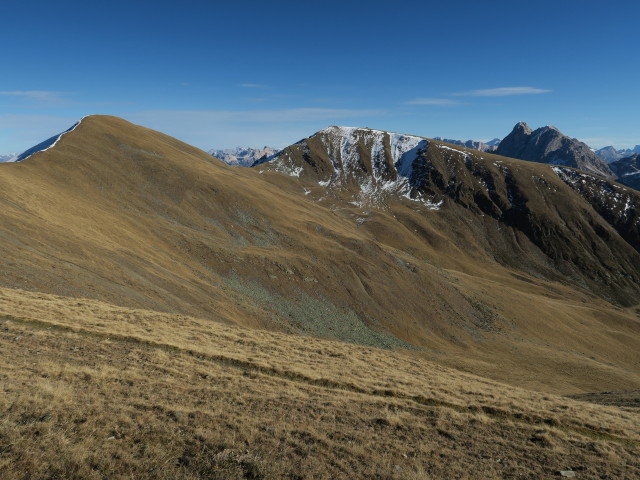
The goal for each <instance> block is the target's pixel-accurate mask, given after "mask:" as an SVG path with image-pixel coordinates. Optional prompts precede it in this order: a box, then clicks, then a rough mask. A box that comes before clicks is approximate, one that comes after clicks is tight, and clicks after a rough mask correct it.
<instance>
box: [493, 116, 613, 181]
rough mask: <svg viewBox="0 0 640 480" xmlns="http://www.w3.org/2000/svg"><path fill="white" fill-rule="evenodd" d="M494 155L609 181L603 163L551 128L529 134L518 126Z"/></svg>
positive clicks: (539, 129) (592, 153) (605, 164)
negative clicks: (570, 169)
mask: <svg viewBox="0 0 640 480" xmlns="http://www.w3.org/2000/svg"><path fill="white" fill-rule="evenodd" d="M495 153H496V154H498V155H502V156H504V157H511V158H519V159H521V160H527V161H530V162H538V163H547V164H550V165H560V166H564V167H573V168H578V169H580V170H584V171H586V172H590V173H595V174H597V175H602V176H604V177H607V178H613V177H614V173H613V172H612V171H611V169H610V168H609V166H608V165H607V163H606V162H604V161H603V160H602V159H601V158H600V157H598V156H597V155H596V154H595V153H594V152H593V151H591V149H590V148H589V147H588V146H587V145H586V144H584V143H582V142H580V141H579V140H576V139H575V138H570V137H568V136H566V135H563V134H562V132H560V130H558V129H557V128H555V127H551V126H547V127H541V128H538V129H537V130H532V129H531V128H530V127H529V126H528V125H527V124H526V123H524V122H520V123H518V124H517V125H516V126H515V127H514V128H513V130H512V131H511V133H510V134H509V135H507V136H506V137H505V138H504V139H503V140H502V141H501V142H500V145H498V148H497V149H496V152H495Z"/></svg>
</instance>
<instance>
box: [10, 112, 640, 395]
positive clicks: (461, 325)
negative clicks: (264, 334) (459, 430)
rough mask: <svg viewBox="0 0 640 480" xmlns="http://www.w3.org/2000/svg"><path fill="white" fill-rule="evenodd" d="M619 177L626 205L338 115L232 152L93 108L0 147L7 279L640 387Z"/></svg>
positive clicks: (580, 384) (532, 382)
mask: <svg viewBox="0 0 640 480" xmlns="http://www.w3.org/2000/svg"><path fill="white" fill-rule="evenodd" d="M568 170H569V171H572V170H570V169H568ZM283 173H285V175H283ZM603 182H604V180H603ZM604 185H609V183H608V182H605V183H604ZM618 188H621V189H623V191H624V195H625V197H624V199H625V200H624V202H625V207H624V208H625V212H628V221H627V222H618V221H617V220H615V219H614V218H610V217H608V216H607V215H606V214H607V212H608V210H607V208H608V207H607V204H606V202H605V203H604V204H603V205H602V206H601V205H599V204H597V203H596V201H595V200H593V199H591V198H587V196H586V194H584V193H583V192H581V191H578V190H576V189H575V187H574V186H573V185H570V184H567V183H566V181H565V180H564V179H563V178H561V177H560V176H559V175H558V174H557V173H555V172H554V171H553V170H552V169H551V167H549V166H547V165H542V164H535V163H527V162H521V161H518V160H513V159H507V158H503V157H498V156H495V155H490V154H486V153H481V152H477V151H473V150H467V149H464V148H454V147H453V146H451V145H447V144H444V143H442V142H437V141H433V140H429V139H426V138H422V137H415V136H410V135H403V134H394V133H388V132H382V131H375V130H367V129H357V128H345V127H332V128H329V129H326V130H323V131H321V132H319V133H317V134H316V135H314V136H312V137H310V138H307V139H304V140H302V141H301V142H299V143H298V144H295V145H292V146H290V147H288V148H286V149H285V150H284V151H283V152H281V153H280V154H279V155H278V156H276V157H275V158H274V159H273V160H271V161H269V162H265V163H262V164H260V165H258V166H257V167H254V168H251V169H238V168H232V167H229V166H228V165H226V164H224V163H223V162H220V161H218V160H217V159H215V158H213V157H212V156H211V155H209V154H207V153H206V152H204V151H201V150H198V149H196V148H193V147H190V146H189V145H186V144H184V143H182V142H179V141H178V140H176V139H173V138H171V137H168V136H166V135H163V134H161V133H158V132H154V131H152V130H149V129H146V128H143V127H138V126H135V125H132V124H130V123H128V122H125V121H123V120H121V119H117V118H114V117H105V116H90V117H86V118H85V119H83V120H82V121H81V122H80V123H79V124H78V125H76V126H75V128H74V129H73V130H70V131H68V133H66V134H65V135H63V136H60V137H58V138H57V139H56V140H55V141H54V143H52V144H51V145H47V146H45V150H43V151H39V152H34V153H32V154H31V155H30V156H28V157H27V158H25V159H24V160H23V161H21V162H18V163H12V164H2V165H1V166H0V205H1V206H2V208H0V272H2V273H1V274H0V284H1V286H4V287H10V288H14V289H15V288H17V289H22V290H31V291H38V292H48V293H54V294H58V295H64V296H68V297H87V298H93V299H96V300H101V301H107V302H110V303H113V304H117V305H122V306H126V307H135V308H145V309H151V310H156V311H163V312H170V313H177V314H188V315H193V316H196V317H200V318H204V319H209V320H217V321H222V322H226V323H233V324H238V325H242V326H247V327H260V328H265V329H271V330H279V331H283V332H289V333H302V334H307V335H314V336H320V337H325V338H333V339H339V340H342V341H346V342H351V343H359V344H364V345H370V346H376V347H386V348H396V347H406V348H409V349H410V351H411V352H412V353H411V354H412V355H417V356H421V357H423V356H427V357H430V358H434V359H436V360H438V361H440V362H442V363H446V364H448V365H452V366H455V367H457V368H463V369H466V370H469V371H472V372H475V373H479V374H482V375H485V376H489V377H492V378H495V379H499V380H501V381H507V382H512V383H515V384H518V385H525V386H529V387H532V388H538V389H542V390H544V389H550V388H553V389H556V390H557V389H559V390H560V391H564V392H567V393H569V392H571V393H580V392H583V391H595V390H605V389H609V390H613V389H620V390H622V389H631V388H638V386H640V374H638V373H637V369H634V365H635V363H637V355H636V353H635V352H637V351H638V350H639V349H640V334H639V333H640V328H639V324H638V316H637V314H636V313H635V311H634V310H632V309H631V308H632V307H634V305H635V304H637V299H638V298H639V296H640V280H639V278H638V271H637V266H638V265H639V264H640V256H639V255H640V254H639V253H638V250H637V248H638V247H637V245H638V242H637V222H638V205H640V199H639V198H638V196H639V194H638V192H634V191H632V190H628V189H624V188H623V187H618ZM621 201H622V200H621ZM627 202H629V207H628V208H627V206H626V205H627ZM599 209H600V210H599ZM603 209H604V210H603ZM601 210H602V211H601ZM602 212H604V213H602ZM634 222H635V223H634ZM610 302H615V305H614V304H612V303H610ZM627 307H629V309H627ZM301 341H302V340H301ZM505 364H508V365H509V368H507V369H505V368H504V365H505ZM525 373H526V375H525Z"/></svg>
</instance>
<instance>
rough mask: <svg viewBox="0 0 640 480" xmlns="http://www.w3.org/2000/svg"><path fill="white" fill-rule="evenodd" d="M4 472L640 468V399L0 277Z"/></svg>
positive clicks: (617, 471) (625, 472)
mask: <svg viewBox="0 0 640 480" xmlns="http://www.w3.org/2000/svg"><path fill="white" fill-rule="evenodd" d="M0 348H1V354H0V478H2V479H7V480H12V479H26V478H29V479H40V478H43V479H44V478H47V479H48V478H77V479H93V478H95V479H103V478H161V479H173V478H192V479H196V478H220V479H227V478H229V479H233V478H252V479H259V478H264V479H270V478H278V479H279V478H292V479H293V478H296V479H302V478H304V479H311V478H326V479H330V478H381V479H418V478H420V479H427V478H468V479H472V478H473V479H475V478H530V479H534V478H535V479H538V478H558V476H559V472H560V471H567V470H570V469H571V470H573V471H574V472H575V474H576V478H585V479H587V478H619V479H624V478H627V479H633V478H638V476H639V475H640V461H639V458H640V420H639V418H640V417H639V416H638V410H637V409H633V408H617V407H612V406H600V405H595V404H588V403H581V402H577V401H575V400H570V399H567V398H563V397H560V396H556V395H553V394H543V393H534V392H531V391H527V390H523V389H520V388H517V387H511V386H507V385H504V384H500V383H496V382H494V381H490V380H486V379H483V378H480V377H477V376H474V375H470V374H465V373H461V372H459V371H456V370H453V369H450V368H447V367H443V366H441V365H438V364H435V363H433V362H429V361H425V360H420V359H416V358H415V357H414V356H413V355H411V354H410V352H406V351H402V350H401V351H390V350H381V349H376V348H370V347H363V346H355V345H352V344H346V343H343V342H336V341H328V340H320V339H317V338H312V337H309V336H299V335H289V334H282V333H274V332H268V331H263V330H255V329H248V328H243V327H236V326H228V325H223V324H221V323H218V322H212V321H210V320H204V319H197V318H194V317H189V316H185V315H175V314H165V313H158V312H151V311H148V310H141V309H137V310H136V309H130V308H124V307H120V306H114V305H110V304H107V303H103V302H99V301H94V300H88V299H82V298H77V299H69V298H65V297H57V296H52V295H47V294H40V293H32V292H24V291H20V290H13V289H2V290H0Z"/></svg>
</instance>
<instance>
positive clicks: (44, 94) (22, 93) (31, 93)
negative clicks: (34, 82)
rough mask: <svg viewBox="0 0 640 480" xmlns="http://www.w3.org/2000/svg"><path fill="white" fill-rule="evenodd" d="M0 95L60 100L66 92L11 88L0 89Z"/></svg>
mask: <svg viewBox="0 0 640 480" xmlns="http://www.w3.org/2000/svg"><path fill="white" fill-rule="evenodd" d="M0 95H2V96H5V97H21V98H28V99H30V100H46V101H52V100H62V99H63V98H64V97H65V96H67V95H68V94H67V93H65V92H51V91H47V90H11V91H0Z"/></svg>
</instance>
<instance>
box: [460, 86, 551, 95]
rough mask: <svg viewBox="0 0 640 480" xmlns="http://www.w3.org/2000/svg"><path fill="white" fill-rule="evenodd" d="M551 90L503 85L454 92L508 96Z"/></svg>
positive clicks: (537, 93) (534, 93)
mask: <svg viewBox="0 0 640 480" xmlns="http://www.w3.org/2000/svg"><path fill="white" fill-rule="evenodd" d="M549 92H551V90H547V89H544V88H534V87H501V88H487V89H482V90H470V91H468V92H459V93H454V94H453V95H455V96H458V97H508V96H511V95H539V94H541V93H549Z"/></svg>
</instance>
